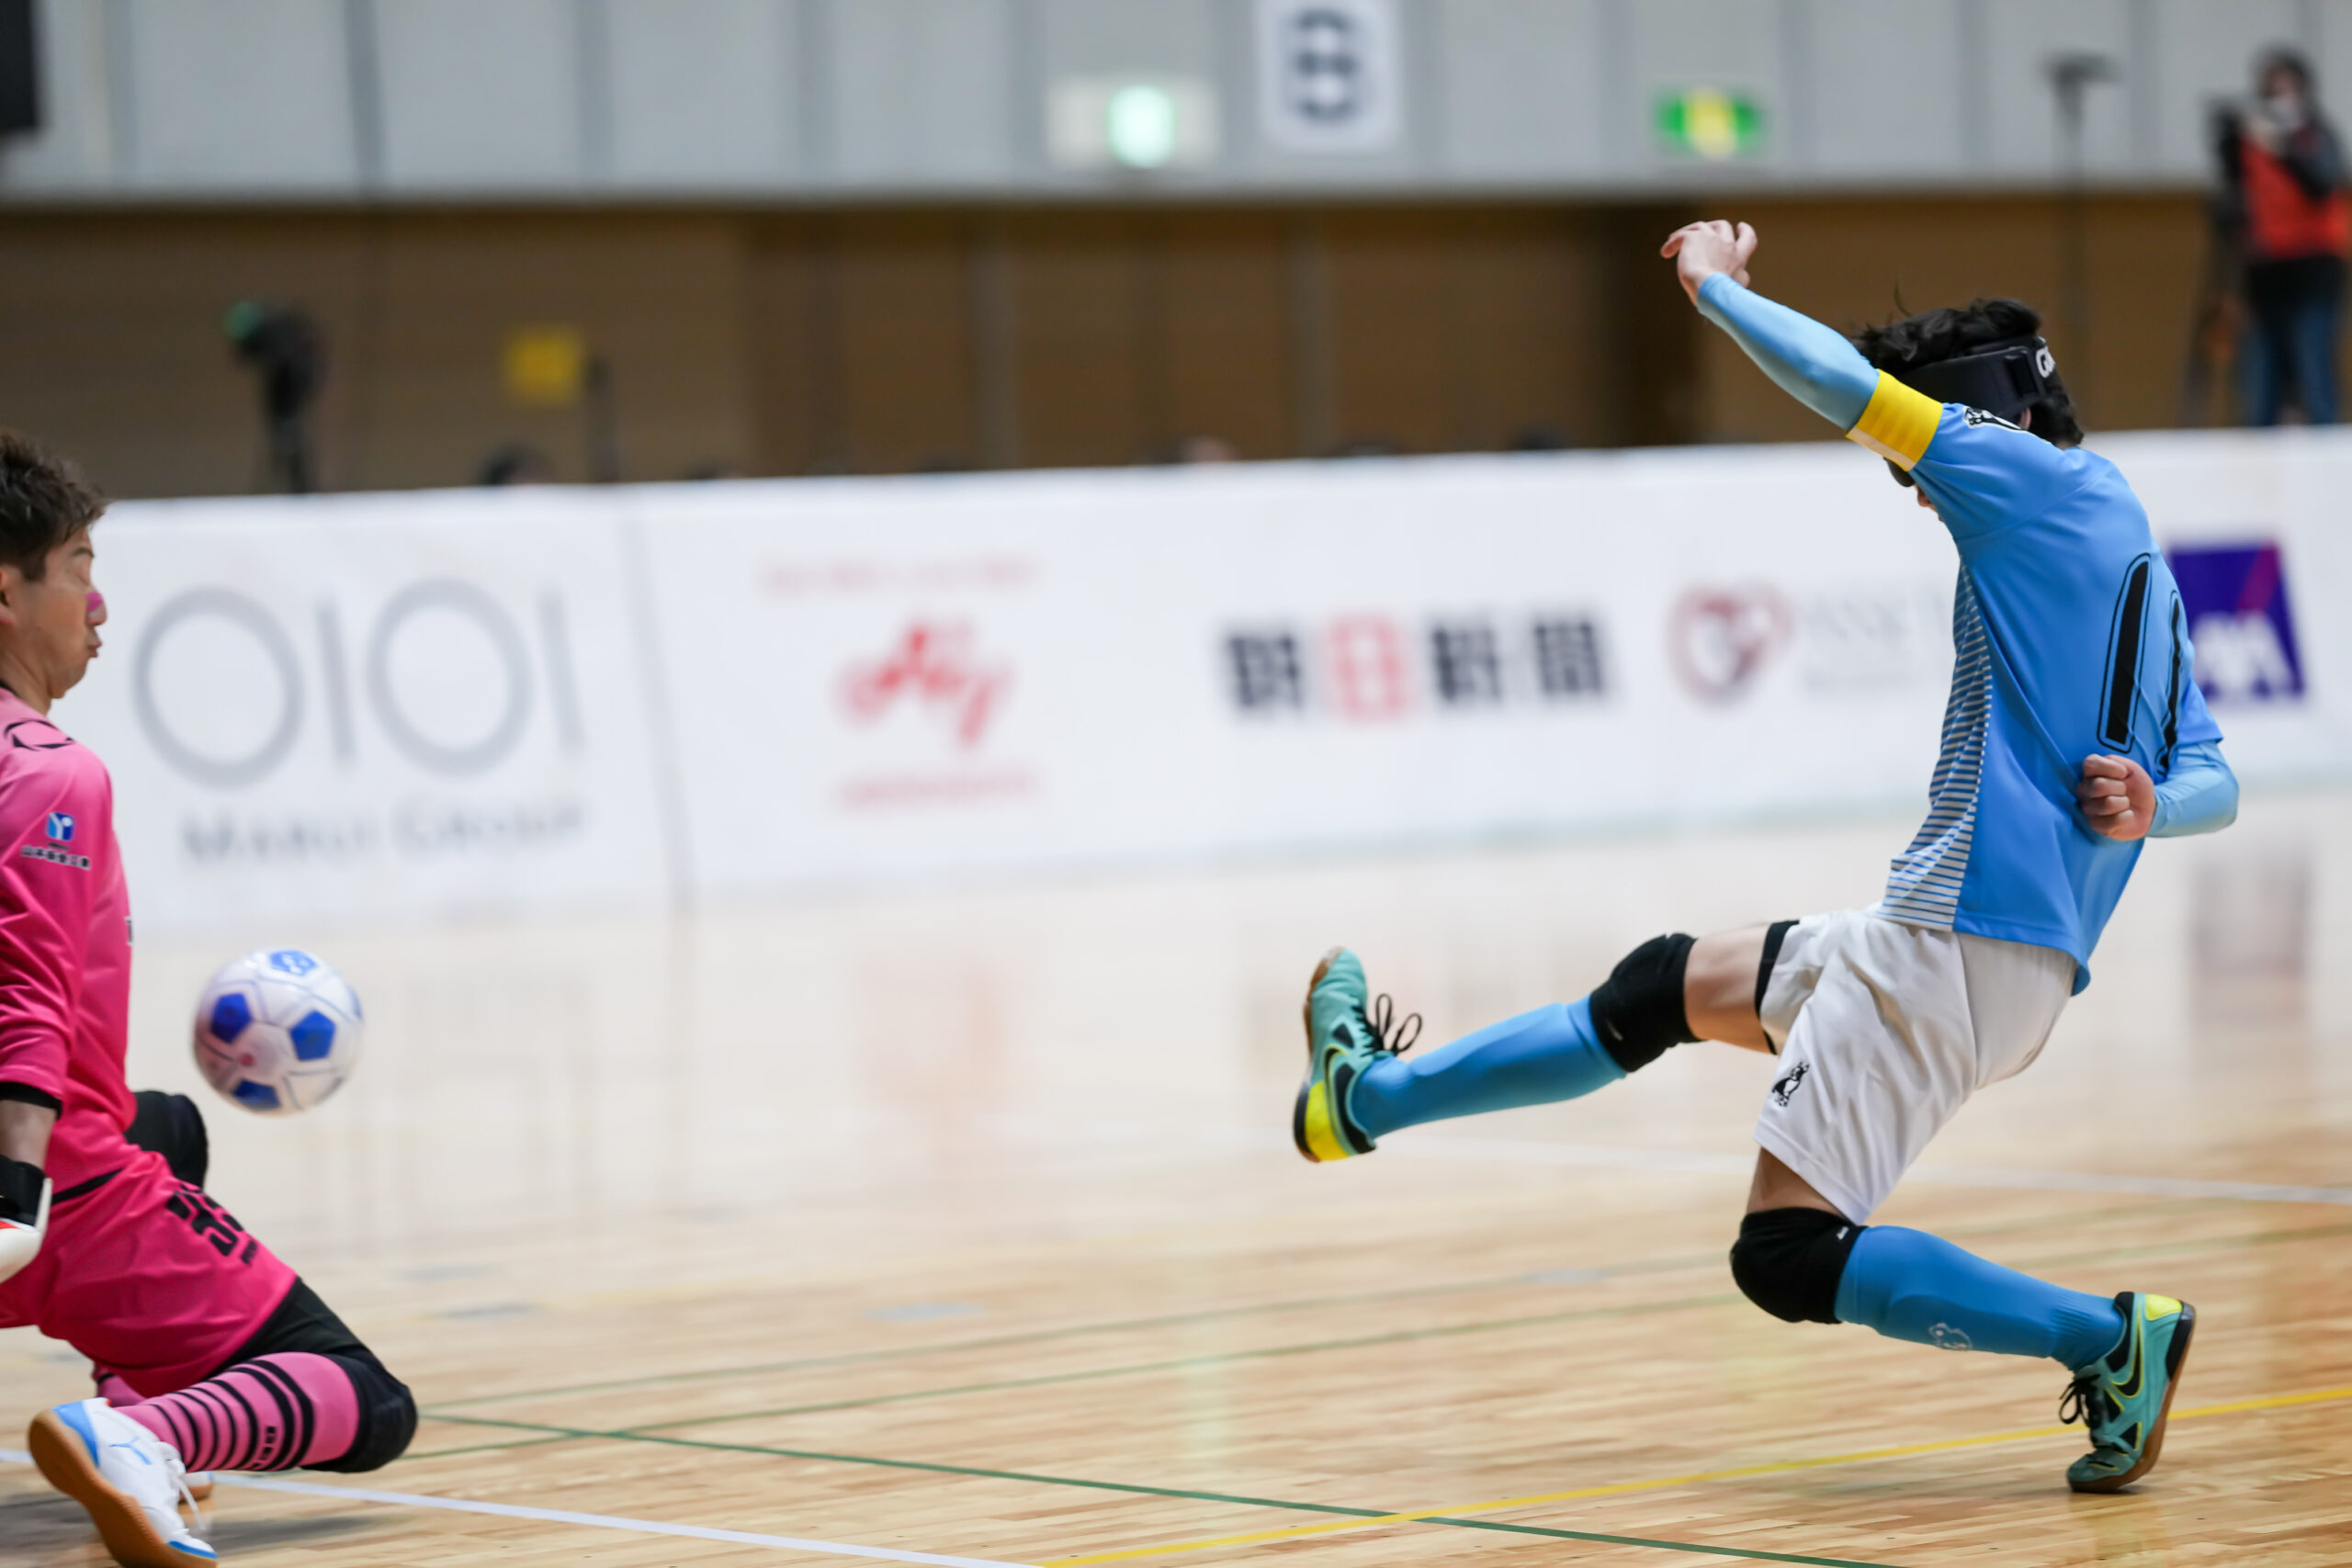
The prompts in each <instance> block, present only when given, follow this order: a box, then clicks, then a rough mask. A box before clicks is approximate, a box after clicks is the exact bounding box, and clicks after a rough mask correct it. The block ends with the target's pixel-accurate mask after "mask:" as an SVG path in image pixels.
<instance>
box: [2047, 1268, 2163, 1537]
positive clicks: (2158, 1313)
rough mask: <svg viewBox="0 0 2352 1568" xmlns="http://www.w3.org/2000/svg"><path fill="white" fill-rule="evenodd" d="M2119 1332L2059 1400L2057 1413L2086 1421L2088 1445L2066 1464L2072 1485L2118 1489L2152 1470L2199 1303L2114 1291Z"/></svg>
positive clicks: (2098, 1489) (2067, 1418)
mask: <svg viewBox="0 0 2352 1568" xmlns="http://www.w3.org/2000/svg"><path fill="white" fill-rule="evenodd" d="M2115 1304H2116V1307H2117V1309H2118V1310H2120V1312H2121V1313H2122V1314H2123V1337H2122V1338H2121V1339H2120V1341H2118V1342H2117V1344H2116V1347H2115V1348H2114V1349H2112V1350H2109V1352H2108V1353H2107V1354H2106V1355H2104V1356H2101V1357H2100V1358H2099V1359H2098V1360H2096V1361H2093V1362H2091V1363H2090V1364H2089V1365H2088V1366H2084V1367H2077V1368H2075V1381H2074V1382H2072V1383H2070V1384H2068V1385H2067V1388H2066V1395H2065V1397H2064V1399H2062V1400H2060V1401H2059V1402H2058V1417H2059V1419H2060V1420H2062V1421H2065V1422H2069V1423H2072V1422H2074V1421H2075V1420H2080V1421H2081V1422H2082V1423H2083V1424H2084V1425H2085V1426H2086V1427H2089V1428H2090V1434H2091V1451H2090V1452H2088V1453H2086V1454H2085V1455H2084V1456H2083V1457H2082V1458H2080V1459H2078V1460H2076V1461H2075V1462H2074V1463H2072V1464H2070V1465H2068V1466H2067V1467H2066V1484H2067V1485H2069V1486H2071V1487H2073V1488H2074V1489H2075V1491H2077V1492H2120V1491H2121V1490H2122V1489H2123V1488H2124V1487H2126V1486H2129V1485H2131V1483H2133V1482H2135V1481H2137V1480H2139V1479H2140V1477H2142V1476H2143V1475H2145V1474H2147V1473H2148V1472H2149V1471H2151V1470H2154V1468H2155V1465H2156V1457H2157V1456H2158V1455H2159V1454H2161V1453H2163V1452H2164V1451H2165V1416H2169V1415H2170V1414H2172V1395H2173V1391H2174V1390H2175V1389H2177V1388H2178V1387H2179V1386H2180V1369H2181V1364H2182V1363H2183V1362H2185V1361H2187V1360H2188V1339H2189V1336H2190V1335H2192V1334H2194V1333H2196V1331H2197V1309H2196V1308H2195V1307H2193V1306H2190V1305H2189V1304H2188V1303H2186V1302H2177V1301H2175V1300H2173V1298H2172V1297H2170V1296H2157V1295H2150V1294H2147V1293H2146V1292H2140V1291H2125V1292H2122V1293H2121V1294H2120V1295H2118V1296H2117V1297H2116V1298H2115Z"/></svg>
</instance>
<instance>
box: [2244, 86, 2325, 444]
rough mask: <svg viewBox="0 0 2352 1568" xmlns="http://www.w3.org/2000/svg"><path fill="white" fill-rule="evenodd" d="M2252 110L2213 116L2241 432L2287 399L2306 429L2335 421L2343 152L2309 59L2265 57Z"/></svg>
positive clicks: (2273, 415)
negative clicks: (2234, 273) (2236, 314)
mask: <svg viewBox="0 0 2352 1568" xmlns="http://www.w3.org/2000/svg"><path fill="white" fill-rule="evenodd" d="M2255 90H2256V97H2255V101H2254V103H2253V104H2252V105H2250V106H2247V107H2242V108H2230V109H2225V110H2224V111H2222V114H2221V116H2220V117H2219V132H2220V135H2219V141H2220V145H2219V148H2218V152H2219V154H2220V157H2221V164H2222V181H2223V186H2224V193H2225V200H2226V204H2227V212H2228V221H2229V222H2230V224H2231V226H2232V227H2233V229H2234V230H2235V231H2236V232H2237V234H2238V237H2239V239H2240V242H2241V246H2242V254H2244V256H2245V303H2246V310H2247V313H2248V315H2249V316H2250V317H2251V330H2250V331H2249V332H2248V333H2247V334H2246V342H2245V347H2244V350H2243V354H2244V358H2245V379H2244V381H2243V383H2242V386H2243V397H2244V404H2243V412H2244V415H2245V423H2248V424H2264V425H2267V424H2277V423H2278V422H2279V416H2280V413H2281V412H2282V411H2283V409H2284V407H2285V405H2286V403H2287V402H2288V400H2289V399H2290V395H2291V398H2292V400H2293V401H2294V403H2295V405H2296V406H2297V407H2298V408H2300V409H2301V412H2302V416H2303V419H2304V421H2305V423H2311V424H2333V423H2335V341H2336V325H2337V321H2338V318H2339V316H2340V314H2341V310H2342V305H2343V299H2344V267H2345V256H2346V253H2347V252H2352V200H2347V198H2346V192H2345V166H2344V151H2343V147H2342V144H2341V143H2340V142H2338V141H2337V140H2336V136H2335V128H2333V127H2332V126H2330V125H2329V124H2328V123H2327V122H2326V121H2325V120H2324V119H2323V118H2320V113H2319V107H2318V104H2317V102H2316V101H2315V99H2314V97H2313V94H2312V68H2311V63H2310V62H2308V61H2306V60H2305V59H2304V58H2303V57H2302V56H2301V55H2300V54H2298V53H2296V52H2295V51H2292V50H2288V49H2277V50H2272V51H2268V52H2267V53H2266V54H2264V55H2263V56H2262V58H2261V60H2260V61H2259V62H2257V63H2256V67H2255Z"/></svg>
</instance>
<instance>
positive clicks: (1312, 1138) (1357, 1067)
mask: <svg viewBox="0 0 2352 1568" xmlns="http://www.w3.org/2000/svg"><path fill="white" fill-rule="evenodd" d="M1369 989H1370V987H1368V986H1367V985H1366V984H1365V982H1364V977H1363V962H1362V961H1361V960H1359V959H1358V958H1357V957H1356V955H1355V954H1354V953H1350V952H1349V951H1348V950H1347V949H1346V948H1344V947H1335V948H1333V949H1332V950H1331V951H1330V952H1329V953H1325V954H1324V955H1323V962H1322V963H1320V964H1317V965H1316V966H1315V977H1314V978H1313V979H1311V980H1309V981H1308V982H1307V983H1306V1009H1305V1011H1306V1082H1305V1083H1302V1084H1300V1085H1299V1086H1298V1101H1297V1103H1296V1104H1295V1105H1294V1106H1293V1107H1292V1108H1291V1114H1290V1135H1291V1140H1292V1142H1294V1143H1295V1144H1296V1145H1298V1152H1299V1153H1300V1154H1301V1155H1304V1156H1306V1158H1308V1159H1311V1160H1314V1161H1316V1162H1317V1164H1320V1163H1322V1162H1323V1161H1326V1160H1335V1159H1348V1158H1350V1157H1351V1156H1356V1155H1368V1154H1370V1153H1372V1151H1373V1149H1374V1146H1375V1145H1374V1143H1373V1140H1372V1134H1369V1133H1366V1132H1365V1131H1364V1130H1363V1128H1362V1127H1359V1126H1357V1125H1356V1123H1355V1120H1354V1118H1353V1117H1351V1115H1350V1114H1349V1113H1348V1093H1349V1090H1351V1089H1353V1088H1354V1087H1355V1081H1356V1079H1357V1078H1359V1077H1363V1074H1364V1072H1365V1071H1366V1070H1367V1069H1368V1068H1370V1067H1371V1066H1374V1064H1375V1063H1379V1062H1385V1061H1386V1060H1387V1059H1388V1058H1389V1057H1391V1056H1398V1055H1403V1054H1404V1053H1406V1052H1407V1051H1409V1050H1411V1049H1412V1048H1413V1042H1414V1041H1416V1040H1418V1039H1419V1038H1420V1033H1421V1015H1420V1014H1419V1013H1413V1014H1411V1015H1409V1016H1408V1017H1407V1018H1406V1019H1404V1020H1403V1021H1401V1022H1398V1021H1395V1020H1394V1006H1393V1004H1392V1003H1391V1002H1390V1001H1389V999H1388V998H1386V997H1385V996H1383V997H1381V998H1378V999H1377V1000H1376V1001H1374V1000H1373V999H1371V998H1369V997H1368V996H1367V992H1368V991H1369Z"/></svg>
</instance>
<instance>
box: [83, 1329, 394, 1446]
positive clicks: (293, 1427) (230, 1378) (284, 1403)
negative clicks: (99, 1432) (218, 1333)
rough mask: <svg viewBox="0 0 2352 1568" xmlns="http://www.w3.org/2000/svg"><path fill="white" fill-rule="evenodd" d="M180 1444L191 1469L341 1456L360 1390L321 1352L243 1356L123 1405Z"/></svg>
mask: <svg viewBox="0 0 2352 1568" xmlns="http://www.w3.org/2000/svg"><path fill="white" fill-rule="evenodd" d="M122 1413H123V1414H124V1415H125V1416H130V1418H131V1419H132V1420H133V1421H136V1422H138V1423H139V1424H140V1425H141V1426H142V1427H146V1428H147V1429H148V1430H149V1431H151V1432H153V1433H154V1434H155V1435H156V1436H157V1437H159V1438H163V1439H164V1441H165V1442H167V1443H169V1444H171V1445H172V1447H173V1448H175V1449H176V1450H179V1456H180V1462H181V1463H182V1464H184V1465H186V1466H187V1468H188V1469H190V1470H294V1469H297V1468H299V1467H300V1466H302V1465H306V1464H319V1463H322V1462H324V1461H328V1460H336V1459H341V1458H342V1457H343V1456H344V1455H345V1454H347V1453H349V1452H350V1451H351V1446H352V1443H353V1441H354V1440H355V1439H356V1437H357V1435H358V1431H359V1395H358V1393H357V1391H356V1390H355V1389H354V1388H353V1387H352V1386H351V1378H350V1376H349V1375H348V1374H347V1373H345V1371H344V1370H343V1369H342V1368H341V1367H339V1366H337V1365H336V1364H335V1363H334V1361H333V1360H331V1359H328V1358H327V1357H324V1356H313V1355H310V1354H308V1353H306V1352H302V1351H287V1352H285V1353H283V1354H281V1355H276V1356H260V1357H256V1358H255V1359H253V1360H250V1361H240V1362H238V1363H237V1364H236V1365H235V1366H233V1367H231V1368H230V1369H229V1370H228V1371H225V1372H222V1373H221V1374H220V1376H218V1377H213V1378H207V1379H206V1380H205V1381H204V1382H200V1383H195V1384H192V1385H190V1386H189V1387H187V1388H184V1389H181V1390H180V1391H179V1392H178V1393H165V1394H159V1395H157V1396H156V1397H155V1398H153V1399H150V1400H146V1401H143V1402H141V1403H140V1404H133V1405H131V1406H130V1407H129V1408H127V1409H124V1410H123V1412H122Z"/></svg>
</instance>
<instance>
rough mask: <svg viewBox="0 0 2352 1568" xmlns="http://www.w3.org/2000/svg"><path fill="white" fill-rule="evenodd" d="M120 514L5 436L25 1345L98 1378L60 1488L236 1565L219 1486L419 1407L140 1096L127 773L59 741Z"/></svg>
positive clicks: (9, 898) (323, 1460)
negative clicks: (197, 1493) (232, 1475)
mask: <svg viewBox="0 0 2352 1568" xmlns="http://www.w3.org/2000/svg"><path fill="white" fill-rule="evenodd" d="M105 508H106V502H105V501H104V499H103V498H102V497H101V496H100V495H99V494H98V493H97V491H96V490H94V489H93V488H92V487H91V486H90V485H89V484H88V483H87V482H85V480H84V479H82V477H81V475H80V474H78V473H77V472H76V471H75V470H74V468H73V467H72V465H70V464H68V463H66V462H64V461H62V459H60V458H58V457H54V456H52V455H51V454H50V453H48V452H45V451H43V450H42V449H41V448H40V446H38V445H36V444H35V443H33V442H31V441H29V440H27V439H26V438H25V437H23V436H20V435H17V434H12V433H9V432H6V431H0V1328H17V1327H24V1326H26V1325H31V1326H34V1327H37V1328H39V1329H40V1331H41V1332H42V1333H44V1334H46V1335H48V1336H50V1337H51V1338H54V1339H62V1340H64V1341H65V1342H66V1343H67V1344H69V1345H71V1346H73V1347H74V1348H75V1349H76V1350H79V1351H80V1352H82V1353H83V1354H84V1355H86V1356H88V1357H89V1358H90V1359H91V1360H92V1361H93V1362H94V1363H95V1366H94V1368H93V1371H94V1374H95V1376H96V1379H97V1385H98V1390H99V1393H100V1394H101V1396H102V1397H99V1398H95V1399H84V1400H77V1401H74V1403H72V1404H61V1405H58V1406H56V1407H55V1408H54V1409H51V1410H45V1411H43V1412H41V1413H40V1415H39V1416H35V1417H34V1419H33V1424H32V1431H31V1435H30V1447H31V1449H32V1452H33V1457H34V1459H35V1460H36V1461H38V1462H39V1463H40V1468H41V1473H42V1474H44V1475H46V1476H47V1477H48V1478H49V1480H50V1481H51V1483H52V1484H54V1485H55V1486H56V1487H58V1489H59V1490H61V1491H62V1492H65V1493H67V1494H69V1495H72V1496H73V1497H74V1498H75V1499H76V1500H77V1501H79V1502H80V1503H81V1504H82V1506H84V1507H85V1508H87V1509H88V1510H89V1512H90V1517H91V1520H92V1521H93V1522H94V1523H95V1524H96V1526H97V1528H98V1534H99V1536H100V1537H101V1538H102V1539H103V1540H105V1541H106V1545H107V1551H110V1552H112V1553H113V1554H114V1558H115V1561H116V1562H120V1563H124V1564H126V1565H128V1568H151V1565H156V1564H180V1563H187V1562H211V1561H213V1560H214V1554H213V1552H212V1550H211V1548H209V1546H207V1545H206V1544H205V1543H204V1541H203V1540H202V1539H201V1538H200V1537H199V1536H198V1533H197V1531H196V1529H192V1528H191V1527H190V1525H189V1524H188V1522H187V1519H186V1518H185V1517H183V1514H182V1509H181V1505H182V1504H183V1502H185V1503H187V1505H188V1506H189V1508H190V1510H191V1511H192V1510H193V1506H194V1503H195V1497H194V1495H193V1493H192V1492H191V1490H190V1488H189V1485H188V1483H187V1479H186V1477H187V1475H188V1474H190V1473H203V1472H210V1471H214V1470H291V1469H294V1468H296V1467H298V1466H307V1467H309V1468H311V1469H315V1470H341V1471H362V1470H373V1469H375V1468H376V1467H378V1466H379V1465H382V1464H385V1463H388V1462H389V1461H391V1460H394V1459H396V1458H398V1457H399V1456H400V1454H401V1452H402V1450H405V1449H406V1448H407V1447H408V1441H409V1438H410V1436H411V1435H412V1434H413V1432H414V1430H415V1427H416V1405H415V1403H414V1401H413V1400H412V1399H411V1398H410V1396H409V1392H408V1390H407V1389H406V1388H405V1387H403V1386H402V1385H401V1382H399V1380H398V1379H396V1378H394V1377H393V1376H392V1375H391V1374H390V1372H388V1371H385V1370H384V1365H383V1363H382V1362H380V1361H379V1360H378V1359H376V1358H375V1356H374V1355H373V1354H371V1353H370V1352H369V1351H368V1348H367V1347H366V1346H364V1345H362V1344H361V1343H360V1342H359V1341H358V1339H357V1338H356V1337H354V1336H353V1334H352V1332H351V1330H349V1329H348V1328H346V1327H345V1326H344V1325H343V1323H342V1322H341V1320H339V1319H338V1318H337V1317H336V1316H335V1315H334V1313H332V1312H330V1311H329V1310H328V1309H327V1306H326V1303H323V1302H322V1301H321V1300H319V1298H318V1296H317V1295H316V1294H315V1293H313V1292H311V1289H310V1287H309V1286H307V1285H305V1284H303V1283H302V1281H301V1280H299V1279H297V1278H296V1277H295V1274H294V1271H293V1270H292V1269H289V1268H288V1267H287V1266H286V1265H285V1264H284V1263H283V1262H280V1261H279V1260H278V1258H277V1256H276V1255H274V1254H273V1253H271V1252H270V1250H269V1249H268V1248H267V1247H264V1246H262V1244H261V1243H260V1241H258V1240H257V1239H255V1238H254V1236H252V1235H247V1234H246V1232H245V1230H244V1228H243V1226H241V1225H240V1224H237V1222H236V1221H235V1220H234V1219H233V1218H232V1217H231V1216H230V1214H229V1213H228V1211H226V1210H224V1209H222V1208H221V1207H220V1205H219V1204H218V1203H215V1202H214V1201H212V1199H211V1198H210V1196H209V1195H208V1194H207V1193H206V1192H205V1190H204V1169H205V1161H206V1145H205V1137H204V1122H203V1120H202V1118H201V1117H199V1116H198V1113H197V1110H196V1107H195V1106H194V1105H193V1104H191V1103H190V1102H189V1101H188V1100H187V1099H186V1098H184V1097H182V1096H178V1095H164V1094H157V1093H153V1092H149V1093H143V1094H139V1095H133V1094H132V1093H131V1091H130V1084H129V1083H128V1081H127V1080H126V1079H125V1078H124V1077H123V1051H124V1047H125V1044H126V1026H127V1023H128V1021H129V1016H130V900H129V898H128V897H127V896H126V894H125V892H124V888H123V880H122V866H121V863H120V861H119V858H118V856H117V854H116V851H115V838H114V786H113V783H112V781H111V780H109V779H108V778H107V770H106V765H105V764H104V763H102V762H100V761H98V759H97V758H96V756H95V755H93V754H92V753H91V752H89V751H88V750H85V749H84V748H83V747H81V746H79V745H77V744H75V743H74V740H73V739H72V738H71V737H69V736H68V735H66V734H65V733H64V731H62V730H61V729H59V728H57V727H56V726H55V725H53V724H51V722H50V720H49V710H50V705H51V704H52V703H54V702H55V701H56V700H57V699H58V698H60V697H62V696H63V695H64V694H66V693H67V692H70V691H72V690H73V689H74V685H75V684H76V683H77V682H80V680H81V679H82V674H83V671H85V670H86V669H87V668H88V667H89V662H90V660H92V659H93V658H95V657H96V655H97V651H98V627H99V626H100V625H102V624H103V623H104V622H105V620H106V604H105V601H104V600H103V599H101V598H100V597H99V595H98V593H97V592H96V590H95V589H94V588H93V587H92V586H91V581H90V577H91V564H92V560H93V554H92V549H91V543H90V527H91V525H93V524H94V523H96V521H97V519H98V516H99V513H102V512H103V511H104V510H105Z"/></svg>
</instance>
